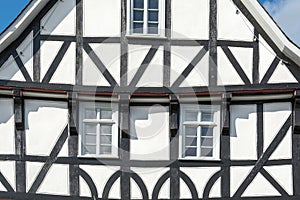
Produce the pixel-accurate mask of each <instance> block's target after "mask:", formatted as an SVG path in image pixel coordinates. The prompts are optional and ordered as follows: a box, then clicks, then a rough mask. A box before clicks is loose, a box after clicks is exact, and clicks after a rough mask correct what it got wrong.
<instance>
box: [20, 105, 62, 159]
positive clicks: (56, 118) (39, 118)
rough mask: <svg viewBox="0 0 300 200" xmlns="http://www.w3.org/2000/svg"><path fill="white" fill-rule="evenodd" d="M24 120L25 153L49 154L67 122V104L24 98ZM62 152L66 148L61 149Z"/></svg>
mask: <svg viewBox="0 0 300 200" xmlns="http://www.w3.org/2000/svg"><path fill="white" fill-rule="evenodd" d="M25 122H26V123H25V130H26V132H25V133H26V153H27V154H28V155H49V154H50V152H51V150H52V148H53V147H54V145H55V144H56V142H57V140H58V138H59V137H60V135H61V133H62V132H63V130H64V128H65V127H66V125H67V123H68V109H67V104H66V103H64V102H50V101H37V100H26V101H25ZM64 147H65V148H66V147H67V146H64ZM62 152H67V150H66V149H65V150H64V149H62Z"/></svg>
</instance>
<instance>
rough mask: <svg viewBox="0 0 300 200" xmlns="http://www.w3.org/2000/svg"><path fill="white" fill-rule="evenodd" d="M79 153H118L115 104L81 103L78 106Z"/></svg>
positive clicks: (106, 155) (105, 155)
mask: <svg viewBox="0 0 300 200" xmlns="http://www.w3.org/2000/svg"><path fill="white" fill-rule="evenodd" d="M80 114H81V115H80V116H81V117H80V123H81V124H80V125H81V126H80V132H81V134H80V144H79V147H80V154H81V155H93V156H103V157H116V156H117V155H118V114H117V105H113V104H104V103H100V104H99V103H98V104H89V103H83V104H81V107H80Z"/></svg>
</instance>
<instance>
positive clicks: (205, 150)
mask: <svg viewBox="0 0 300 200" xmlns="http://www.w3.org/2000/svg"><path fill="white" fill-rule="evenodd" d="M200 155H201V156H203V157H212V156H213V149H210V148H201V154H200Z"/></svg>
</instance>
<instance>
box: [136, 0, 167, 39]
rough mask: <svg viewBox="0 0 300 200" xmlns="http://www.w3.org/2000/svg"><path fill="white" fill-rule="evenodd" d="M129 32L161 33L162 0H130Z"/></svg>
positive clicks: (162, 17)
mask: <svg viewBox="0 0 300 200" xmlns="http://www.w3.org/2000/svg"><path fill="white" fill-rule="evenodd" d="M130 11H131V14H130V16H131V17H130V34H133V35H139V34H140V35H141V34H142V35H143V34H147V35H162V34H163V32H162V31H161V30H163V29H164V24H165V23H164V12H163V11H164V1H163V0H131V9H130Z"/></svg>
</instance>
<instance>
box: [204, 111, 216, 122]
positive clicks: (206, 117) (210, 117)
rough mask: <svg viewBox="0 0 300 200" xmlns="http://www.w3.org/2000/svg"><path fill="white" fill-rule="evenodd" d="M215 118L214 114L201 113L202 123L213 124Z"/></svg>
mask: <svg viewBox="0 0 300 200" xmlns="http://www.w3.org/2000/svg"><path fill="white" fill-rule="evenodd" d="M213 117H214V114H213V113H210V112H202V113H201V121H204V122H212V121H213Z"/></svg>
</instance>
